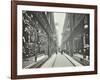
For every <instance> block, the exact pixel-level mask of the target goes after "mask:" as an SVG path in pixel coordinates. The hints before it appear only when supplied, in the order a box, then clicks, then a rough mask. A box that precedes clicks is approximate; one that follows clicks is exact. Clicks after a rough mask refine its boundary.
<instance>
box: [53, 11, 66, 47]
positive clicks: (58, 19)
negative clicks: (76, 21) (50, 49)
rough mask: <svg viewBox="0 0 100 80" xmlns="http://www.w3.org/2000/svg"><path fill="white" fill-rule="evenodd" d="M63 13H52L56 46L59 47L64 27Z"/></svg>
mask: <svg viewBox="0 0 100 80" xmlns="http://www.w3.org/2000/svg"><path fill="white" fill-rule="evenodd" d="M64 20H65V13H54V21H55V27H56V30H57V37H58V46H59V47H60V45H61V39H62V31H63V26H64Z"/></svg>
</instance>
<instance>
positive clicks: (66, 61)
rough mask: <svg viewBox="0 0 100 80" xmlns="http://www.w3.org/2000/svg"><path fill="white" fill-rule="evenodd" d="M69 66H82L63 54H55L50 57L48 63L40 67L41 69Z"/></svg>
mask: <svg viewBox="0 0 100 80" xmlns="http://www.w3.org/2000/svg"><path fill="white" fill-rule="evenodd" d="M70 66H82V65H81V64H80V63H78V62H77V61H75V60H74V59H73V58H71V57H70V56H68V55H67V54H65V53H63V54H61V53H57V54H56V53H55V54H53V55H52V57H51V58H50V59H49V60H48V61H46V62H45V63H44V64H43V65H42V66H41V68H48V67H49V68H50V67H70Z"/></svg>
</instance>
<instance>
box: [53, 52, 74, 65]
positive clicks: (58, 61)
mask: <svg viewBox="0 0 100 80" xmlns="http://www.w3.org/2000/svg"><path fill="white" fill-rule="evenodd" d="M66 66H73V64H72V63H71V62H70V61H69V60H68V59H67V58H66V57H65V56H64V55H63V54H61V53H58V54H57V57H56V60H55V63H54V65H53V67H66Z"/></svg>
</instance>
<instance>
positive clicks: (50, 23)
mask: <svg viewBox="0 0 100 80" xmlns="http://www.w3.org/2000/svg"><path fill="white" fill-rule="evenodd" d="M22 16H23V20H22V21H23V34H22V35H23V38H22V39H23V40H22V41H23V45H22V47H23V59H26V58H27V57H32V56H35V60H36V61H37V57H38V56H39V55H48V57H50V56H51V55H52V54H53V53H54V52H55V50H56V49H55V46H56V40H55V38H56V37H55V36H54V35H56V30H55V26H54V18H53V13H49V12H34V11H23V12H22Z"/></svg>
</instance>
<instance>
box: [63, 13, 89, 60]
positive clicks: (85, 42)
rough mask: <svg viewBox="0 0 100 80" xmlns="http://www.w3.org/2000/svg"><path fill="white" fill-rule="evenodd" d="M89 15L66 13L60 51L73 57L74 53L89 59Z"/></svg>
mask: <svg viewBox="0 0 100 80" xmlns="http://www.w3.org/2000/svg"><path fill="white" fill-rule="evenodd" d="M89 44H90V43H89V14H78V13H66V18H65V23H64V27H63V33H62V45H61V49H62V50H63V49H64V50H65V51H66V53H67V54H69V55H70V56H73V55H74V54H75V53H78V54H81V55H83V58H86V56H88V59H89Z"/></svg>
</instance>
